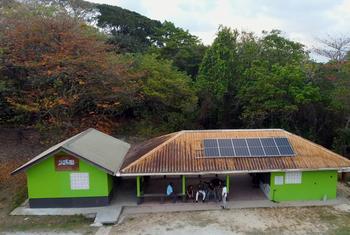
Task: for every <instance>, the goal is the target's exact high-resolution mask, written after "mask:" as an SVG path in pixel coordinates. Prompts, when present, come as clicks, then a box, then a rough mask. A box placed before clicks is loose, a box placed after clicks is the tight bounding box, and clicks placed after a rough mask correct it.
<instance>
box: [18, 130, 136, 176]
mask: <svg viewBox="0 0 350 235" xmlns="http://www.w3.org/2000/svg"><path fill="white" fill-rule="evenodd" d="M129 148H130V145H129V144H128V143H126V142H123V141H121V140H118V139H116V138H114V137H112V136H109V135H107V134H104V133H102V132H100V131H98V130H95V129H93V128H90V129H88V130H86V131H83V132H81V133H79V134H77V135H75V136H73V137H71V138H69V139H67V140H64V141H62V142H61V143H59V144H56V145H54V146H52V147H51V148H49V149H47V150H46V151H44V152H42V153H41V154H39V155H38V156H36V157H34V158H33V159H32V160H30V161H29V162H27V163H25V164H24V165H22V166H21V167H19V168H17V169H16V170H14V171H13V172H12V173H11V174H15V173H17V172H19V171H21V170H24V169H26V168H28V167H30V166H31V165H33V164H35V163H36V162H38V161H40V160H42V159H45V158H46V157H48V156H49V155H50V154H52V153H55V152H56V151H60V150H63V151H66V152H69V153H71V154H73V155H75V156H77V157H79V158H82V159H84V160H86V161H88V162H90V163H92V164H94V165H96V166H98V167H100V168H102V169H103V170H105V171H106V172H108V173H110V174H115V173H116V172H117V171H118V170H119V168H120V166H121V164H122V162H123V160H124V157H125V155H126V153H127V152H128V151H129Z"/></svg>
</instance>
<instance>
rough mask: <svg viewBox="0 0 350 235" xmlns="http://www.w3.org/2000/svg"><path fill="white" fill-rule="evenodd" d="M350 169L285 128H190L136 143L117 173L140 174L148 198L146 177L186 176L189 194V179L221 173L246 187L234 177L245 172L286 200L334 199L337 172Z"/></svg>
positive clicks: (348, 164) (184, 182)
mask: <svg viewBox="0 0 350 235" xmlns="http://www.w3.org/2000/svg"><path fill="white" fill-rule="evenodd" d="M349 169H350V161H349V160H348V159H346V158H344V157H342V156H340V155H338V154H336V153H334V152H332V151H330V150H328V149H326V148H324V147H322V146H320V145H317V144H315V143H313V142H311V141H309V140H306V139H304V138H302V137H300V136H297V135H294V134H292V133H290V132H287V131H285V130H282V129H252V130H248V129H244V130H188V131H180V132H175V133H171V134H168V135H164V136H160V137H157V138H154V139H151V140H149V141H146V142H144V143H142V144H140V145H138V146H135V147H132V150H131V151H129V153H128V154H127V155H126V159H125V160H124V163H123V165H122V167H121V169H120V171H119V172H118V173H117V176H124V177H125V176H129V177H131V176H134V177H136V178H137V184H136V186H137V197H138V198H140V199H143V191H144V188H143V185H142V178H143V177H159V176H169V177H171V176H181V180H180V181H181V182H178V185H181V188H180V189H179V190H180V191H181V194H185V193H186V186H187V185H188V184H189V183H187V180H190V181H192V182H193V178H194V177H197V178H198V176H200V177H201V178H205V177H207V178H208V177H215V176H218V177H221V178H222V179H224V180H226V184H227V186H228V189H229V190H230V193H231V194H233V193H234V192H233V190H232V189H237V187H242V185H241V184H238V183H237V182H233V179H235V176H237V175H242V174H246V175H250V176H251V178H252V181H255V184H256V185H257V187H260V189H261V191H262V192H263V193H264V194H265V198H267V199H269V200H271V201H275V202H282V201H305V200H329V199H335V198H336V196H337V195H336V192H337V179H338V173H340V172H347V171H349ZM178 179H180V178H178ZM230 180H231V181H230ZM239 185H241V186H239ZM251 186H252V185H249V186H248V188H249V187H251ZM146 191H147V190H146ZM229 195H230V194H229ZM145 197H147V194H146V195H145ZM229 197H230V196H229ZM242 200H244V198H243V199H242ZM140 201H142V200H140Z"/></svg>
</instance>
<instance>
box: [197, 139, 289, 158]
mask: <svg viewBox="0 0 350 235" xmlns="http://www.w3.org/2000/svg"><path fill="white" fill-rule="evenodd" d="M203 146H204V155H205V157H278V156H294V151H293V148H292V146H291V145H290V143H289V140H288V138H285V137H269V138H266V137H265V138H245V139H243V138H241V139H204V140H203Z"/></svg>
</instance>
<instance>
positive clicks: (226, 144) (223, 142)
mask: <svg viewBox="0 0 350 235" xmlns="http://www.w3.org/2000/svg"><path fill="white" fill-rule="evenodd" d="M218 143H219V147H220V148H232V142H231V139H218Z"/></svg>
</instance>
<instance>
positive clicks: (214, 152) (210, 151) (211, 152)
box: [204, 148, 220, 157]
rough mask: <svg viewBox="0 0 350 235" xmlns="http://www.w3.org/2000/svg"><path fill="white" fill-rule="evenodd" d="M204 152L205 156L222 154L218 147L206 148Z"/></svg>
mask: <svg viewBox="0 0 350 235" xmlns="http://www.w3.org/2000/svg"><path fill="white" fill-rule="evenodd" d="M204 154H205V156H210V157H217V156H220V154H219V149H218V148H205V149H204Z"/></svg>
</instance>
